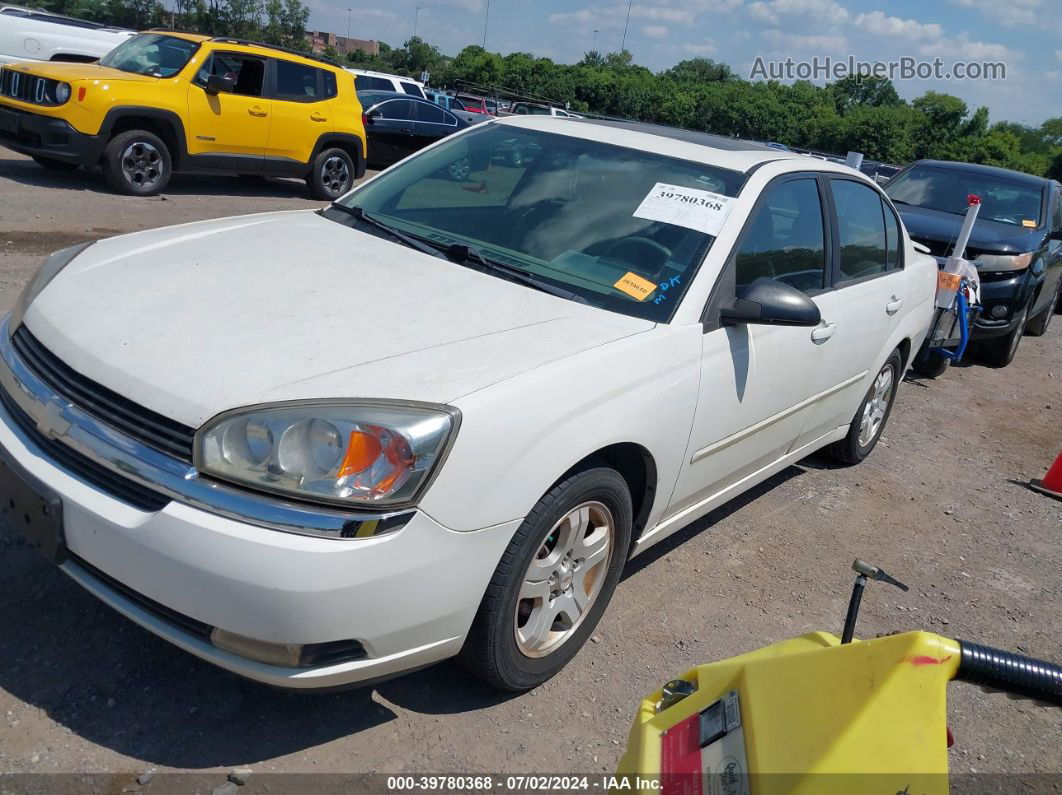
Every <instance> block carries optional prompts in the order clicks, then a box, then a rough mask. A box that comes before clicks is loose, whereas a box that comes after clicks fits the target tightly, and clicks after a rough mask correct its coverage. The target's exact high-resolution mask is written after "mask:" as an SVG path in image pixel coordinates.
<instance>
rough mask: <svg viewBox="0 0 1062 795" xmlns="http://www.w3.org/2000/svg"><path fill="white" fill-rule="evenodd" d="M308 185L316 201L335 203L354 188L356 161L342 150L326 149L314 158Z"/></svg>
mask: <svg viewBox="0 0 1062 795" xmlns="http://www.w3.org/2000/svg"><path fill="white" fill-rule="evenodd" d="M306 184H307V185H308V186H309V188H310V193H312V194H313V197H314V198H315V199H322V200H324V201H335V200H336V199H338V198H339V197H340V196H342V195H343V194H344V193H346V192H347V191H349V190H350V189H351V188H352V187H354V161H353V160H351V158H350V155H348V154H347V153H346V152H344V151H343V150H342V149H325V150H324V151H323V152H321V153H320V154H319V155H317V157H315V158H314V161H313V168H312V169H310V175H309V176H308V177H307V178H306Z"/></svg>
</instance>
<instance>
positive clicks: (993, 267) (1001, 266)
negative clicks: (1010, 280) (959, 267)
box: [974, 251, 1033, 271]
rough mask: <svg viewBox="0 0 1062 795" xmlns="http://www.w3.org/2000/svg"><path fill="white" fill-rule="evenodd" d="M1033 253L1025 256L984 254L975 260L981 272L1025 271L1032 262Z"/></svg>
mask: <svg viewBox="0 0 1062 795" xmlns="http://www.w3.org/2000/svg"><path fill="white" fill-rule="evenodd" d="M1032 258H1033V252H1031V251H1027V252H1025V253H1024V254H982V255H981V256H979V257H978V258H977V259H975V260H974V265H976V266H977V267H978V268H979V269H980V270H985V271H1023V270H1025V269H1026V268H1028V267H1029V263H1030V262H1032Z"/></svg>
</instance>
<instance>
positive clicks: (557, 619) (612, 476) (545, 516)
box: [460, 466, 633, 691]
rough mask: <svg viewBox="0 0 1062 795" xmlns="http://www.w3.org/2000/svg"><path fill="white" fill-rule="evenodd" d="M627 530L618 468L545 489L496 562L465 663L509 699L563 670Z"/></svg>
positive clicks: (593, 615)
mask: <svg viewBox="0 0 1062 795" xmlns="http://www.w3.org/2000/svg"><path fill="white" fill-rule="evenodd" d="M632 524H633V520H632V512H631V496H630V492H629V491H628V489H627V484H626V481H624V479H623V478H622V477H621V476H620V474H619V473H618V472H616V471H615V470H614V469H610V468H608V467H604V466H599V467H594V468H591V469H584V470H582V471H580V472H577V473H576V474H574V475H571V476H569V477H567V478H565V479H564V480H563V481H561V482H560V483H558V484H557V485H556V486H554V487H553V488H552V489H550V490H549V492H548V493H547V494H546V495H545V496H544V497H542V499H540V500H539V501H538V503H537V504H536V505H535V507H534V508H532V509H531V512H530V513H529V514H528V515H527V518H526V519H525V520H524V522H523V524H521V525H520V529H519V530H517V531H516V534H515V535H514V536H513V539H512V541H510V542H509V546H508V547H507V548H506V550H505V554H503V555H502V559H501V562H500V563H499V564H498V567H497V569H495V572H494V576H493V577H492V578H491V581H490V584H489V585H488V586H487V592H486V594H485V595H484V597H483V601H482V603H481V604H480V607H479V612H478V613H477V614H476V618H475V621H474V622H473V624H472V629H471V630H470V631H469V635H468V639H467V640H466V641H465V645H464V648H463V649H462V650H461V655H460V661H461V663H462V664H463V665H464V666H465V667H466V668H468V669H469V670H470V671H471V672H472V673H474V674H475V675H476V676H478V677H480V678H481V679H483V680H485V681H487V682H489V683H490V684H492V685H494V686H496V687H499V688H502V689H505V690H512V691H522V690H529V689H531V688H533V687H536V686H537V685H540V684H542V683H543V682H545V681H546V680H547V679H549V678H550V677H552V676H553V675H554V674H556V673H557V672H558V671H560V669H561V668H563V667H564V666H565V665H566V664H567V663H568V662H569V661H570V660H571V659H572V658H573V657H574V656H575V654H576V653H577V652H578V651H579V649H580V648H581V647H582V645H583V644H584V643H585V642H586V639H587V638H588V637H590V634H591V633H592V632H593V631H594V627H596V626H597V622H598V620H599V619H600V618H601V614H602V613H603V612H604V611H605V607H606V606H607V605H608V602H609V599H611V598H612V593H613V592H614V591H615V590H616V585H617V583H618V582H619V578H620V574H621V572H622V571H623V564H624V562H625V560H626V557H627V549H628V547H629V545H630V538H631V527H632Z"/></svg>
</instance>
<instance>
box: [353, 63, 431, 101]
mask: <svg viewBox="0 0 1062 795" xmlns="http://www.w3.org/2000/svg"><path fill="white" fill-rule="evenodd" d="M347 71H348V72H350V73H351V74H352V75H354V90H355V91H394V92H396V93H398V94H409V95H410V96H412V97H420V98H421V99H427V98H428V97H427V95H425V93H424V84H423V83H421V82H420V81H418V80H414V79H413V78H411V77H402V76H401V75H389V74H387V73H386V72H370V71H368V70H367V69H347Z"/></svg>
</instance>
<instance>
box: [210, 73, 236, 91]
mask: <svg viewBox="0 0 1062 795" xmlns="http://www.w3.org/2000/svg"><path fill="white" fill-rule="evenodd" d="M234 88H236V81H235V80H233V79H232V78H231V77H222V76H221V75H211V76H210V77H208V78H207V81H206V87H205V89H204V90H205V91H206V92H207V93H208V94H210V96H216V95H218V94H222V93H224V94H231V93H232V90H233V89H234Z"/></svg>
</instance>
